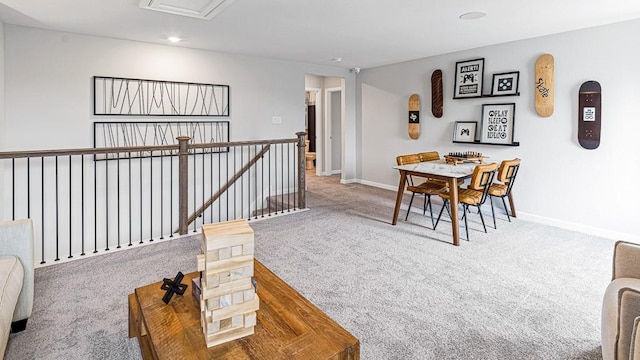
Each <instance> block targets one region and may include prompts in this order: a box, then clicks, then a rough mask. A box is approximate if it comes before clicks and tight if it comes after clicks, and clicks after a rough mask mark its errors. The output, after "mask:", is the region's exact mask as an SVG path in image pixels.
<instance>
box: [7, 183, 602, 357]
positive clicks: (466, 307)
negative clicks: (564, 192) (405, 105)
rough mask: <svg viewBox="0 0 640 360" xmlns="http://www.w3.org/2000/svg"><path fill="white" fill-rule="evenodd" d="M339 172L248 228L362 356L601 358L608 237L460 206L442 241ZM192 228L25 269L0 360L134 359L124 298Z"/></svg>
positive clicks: (190, 242) (259, 247)
mask: <svg viewBox="0 0 640 360" xmlns="http://www.w3.org/2000/svg"><path fill="white" fill-rule="evenodd" d="M338 181H339V179H338V178H337V177H335V176H332V177H326V178H316V177H314V176H310V177H309V181H308V182H309V185H308V193H307V204H308V207H309V208H310V210H309V211H303V212H299V213H296V214H293V215H290V216H281V217H276V218H273V219H269V220H266V221H257V222H251V226H252V227H253V229H254V230H255V236H256V258H257V259H258V260H260V261H261V262H263V263H264V264H265V265H266V266H267V267H269V268H270V269H271V270H272V271H273V272H275V273H276V274H277V275H279V276H280V277H281V278H282V279H283V280H285V281H286V282H287V283H289V284H290V285H291V286H293V287H294V288H295V289H297V290H298V291H299V292H300V293H301V294H303V295H304V296H305V297H307V298H308V299H309V300H310V301H311V302H313V303H314V304H315V305H317V306H318V307H319V308H320V309H322V310H323V311H324V312H326V313H327V314H328V315H329V316H330V317H332V318H333V319H334V320H336V321H337V322H338V323H339V324H341V325H342V326H343V327H344V328H346V329H347V330H348V331H349V332H351V333H352V334H353V335H354V336H356V337H357V338H358V339H360V346H361V358H362V359H365V360H369V359H601V355H600V346H599V343H600V306H601V301H602V295H603V294H604V289H605V288H606V286H607V284H608V283H609V281H610V278H611V258H612V251H613V244H614V241H613V240H610V239H603V238H598V237H594V236H589V235H585V234H581V233H576V232H571V231H566V230H562V229H558V228H554V227H548V226H543V225H539V224H534V223H530V222H525V221H519V220H517V219H514V221H512V222H511V223H509V222H507V220H506V218H504V216H501V217H500V218H499V220H498V229H489V231H488V233H487V234H485V233H484V232H483V231H482V230H481V229H482V225H481V224H480V222H479V218H478V216H477V214H475V213H472V214H470V215H469V220H470V223H469V225H470V228H471V230H470V237H471V241H465V240H462V241H461V246H460V247H454V246H452V245H451V226H450V223H449V222H444V223H441V224H440V225H439V226H438V229H437V230H436V231H433V230H430V229H429V228H428V227H430V226H431V223H430V220H429V218H428V217H424V216H422V214H421V213H417V212H416V213H412V214H411V215H410V216H409V220H408V221H404V220H400V221H399V222H398V225H396V226H392V225H390V221H391V216H392V213H393V206H394V201H395V193H394V192H392V191H387V190H382V189H377V188H372V187H368V186H364V185H359V184H350V185H340V184H339V182H338ZM516 199H517V194H516ZM407 203H408V197H407V198H406V199H405V204H407ZM420 206H421V205H420V203H418V206H417V207H420ZM550 206H551V205H550ZM405 209H406V205H405V206H403V210H402V211H401V216H402V218H404V214H405ZM485 214H489V215H490V211H488V212H486V211H485ZM462 234H463V236H464V230H462ZM198 236H199V235H196V236H193V237H185V238H180V239H175V240H171V241H164V242H158V243H156V244H154V245H150V246H142V247H136V248H133V249H130V250H127V251H121V252H114V253H111V254H106V255H102V256H97V257H92V258H86V259H81V260H77V261H73V262H69V263H63V264H58V265H54V266H49V267H45V268H39V269H37V270H36V279H35V281H36V283H35V304H34V311H33V315H32V317H31V319H30V320H29V323H28V325H27V330H25V331H24V332H21V333H18V334H12V335H11V336H10V338H9V344H8V349H7V352H6V355H5V356H6V357H5V358H6V359H9V360H13V359H139V358H140V353H139V350H138V343H137V341H136V340H135V339H129V338H128V337H127V295H128V294H129V293H131V292H132V291H133V289H134V288H136V287H138V286H141V285H145V284H148V283H151V282H155V281H159V280H161V279H162V278H163V277H173V276H174V275H175V274H176V273H177V272H178V271H182V272H185V273H186V272H190V271H194V270H195V268H196V260H195V259H196V254H197V253H198V252H199V242H198V241H199V240H198V239H199V238H198Z"/></svg>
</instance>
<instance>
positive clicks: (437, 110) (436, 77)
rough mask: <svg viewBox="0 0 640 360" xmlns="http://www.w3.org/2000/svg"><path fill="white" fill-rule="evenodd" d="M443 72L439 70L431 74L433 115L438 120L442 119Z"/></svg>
mask: <svg viewBox="0 0 640 360" xmlns="http://www.w3.org/2000/svg"><path fill="white" fill-rule="evenodd" d="M442 100H443V95H442V70H440V69H438V70H436V71H434V72H433V74H431V113H432V114H433V116H435V117H437V118H441V117H442V112H443V105H442Z"/></svg>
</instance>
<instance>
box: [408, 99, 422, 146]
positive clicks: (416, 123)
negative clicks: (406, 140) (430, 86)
mask: <svg viewBox="0 0 640 360" xmlns="http://www.w3.org/2000/svg"><path fill="white" fill-rule="evenodd" d="M409 137H410V138H412V139H413V140H416V139H417V138H419V137H420V97H419V96H418V94H412V95H411V97H409Z"/></svg>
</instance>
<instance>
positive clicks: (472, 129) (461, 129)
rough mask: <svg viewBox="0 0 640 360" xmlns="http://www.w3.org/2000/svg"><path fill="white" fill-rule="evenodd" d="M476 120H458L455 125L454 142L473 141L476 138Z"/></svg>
mask: <svg viewBox="0 0 640 360" xmlns="http://www.w3.org/2000/svg"><path fill="white" fill-rule="evenodd" d="M477 126H478V123H477V122H476V121H456V123H455V124H454V125H453V142H465V143H472V142H474V141H475V140H476V127H477Z"/></svg>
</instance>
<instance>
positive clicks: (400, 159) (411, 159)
mask: <svg viewBox="0 0 640 360" xmlns="http://www.w3.org/2000/svg"><path fill="white" fill-rule="evenodd" d="M396 162H397V163H398V165H409V164H416V163H419V162H420V155H419V154H409V155H400V156H396Z"/></svg>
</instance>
